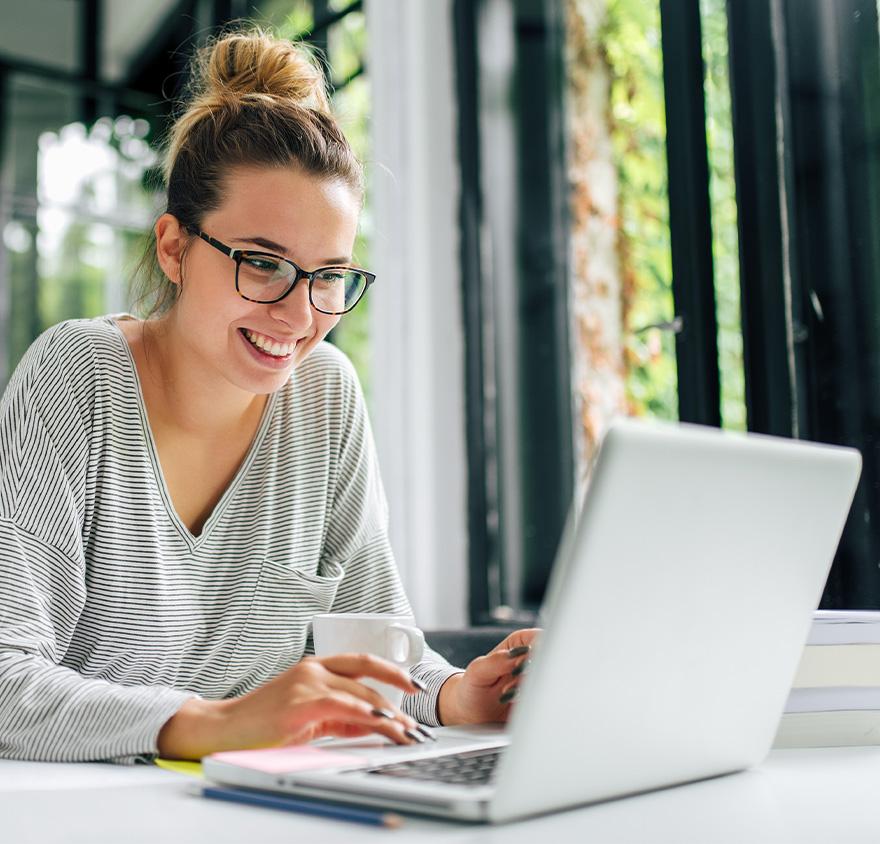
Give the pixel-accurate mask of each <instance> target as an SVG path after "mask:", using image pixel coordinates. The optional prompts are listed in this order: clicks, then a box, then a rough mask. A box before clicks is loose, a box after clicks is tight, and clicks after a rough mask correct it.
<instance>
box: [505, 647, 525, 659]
mask: <svg viewBox="0 0 880 844" xmlns="http://www.w3.org/2000/svg"><path fill="white" fill-rule="evenodd" d="M530 650H531V648H530V647H529V646H528V645H520V646H519V647H518V648H511V649H510V650H509V651H508V652H507V655H508V656H509V657H510V658H511V659H516V658H517V657H518V656H525V655H526V654H527V653H528V652H529V651H530Z"/></svg>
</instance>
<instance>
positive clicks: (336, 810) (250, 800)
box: [195, 785, 403, 829]
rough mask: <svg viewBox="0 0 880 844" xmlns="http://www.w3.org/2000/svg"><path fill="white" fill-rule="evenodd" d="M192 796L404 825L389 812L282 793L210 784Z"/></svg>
mask: <svg viewBox="0 0 880 844" xmlns="http://www.w3.org/2000/svg"><path fill="white" fill-rule="evenodd" d="M195 793H197V794H201V795H202V797H208V798H210V799H211V800H225V801H227V802H229V803H245V804H247V805H249V806H265V807H267V808H270V809H284V810H285V811H287V812H299V813H301V814H303V815H316V816H317V817H321V818H333V819H335V820H340V821H352V822H353V823H364V824H368V825H369V826H384V827H388V828H389V829H397V828H398V827H400V826H402V825H403V818H402V817H400V815H395V814H394V813H391V812H382V811H378V810H373V809H361V808H355V807H353V806H340V805H337V804H335V803H322V802H318V801H316V800H299V799H297V798H295V797H288V796H287V795H284V794H267V793H266V792H262V791H250V790H248V789H244V788H229V787H226V786H213V785H206V786H202V787H200V788H198V789H197V790H196V792H195Z"/></svg>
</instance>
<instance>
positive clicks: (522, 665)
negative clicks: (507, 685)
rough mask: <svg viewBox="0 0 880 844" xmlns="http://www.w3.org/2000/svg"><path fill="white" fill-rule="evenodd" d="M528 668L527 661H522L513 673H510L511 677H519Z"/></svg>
mask: <svg viewBox="0 0 880 844" xmlns="http://www.w3.org/2000/svg"><path fill="white" fill-rule="evenodd" d="M528 667H529V661H528V660H527V659H524V660H523V661H522V662H521V663H520V664H519V665H517V667H516V668H514V669H513V671H511V672H510V676H511V677H519V675H520V674H522V673H523V671H525V670H526V669H527V668H528Z"/></svg>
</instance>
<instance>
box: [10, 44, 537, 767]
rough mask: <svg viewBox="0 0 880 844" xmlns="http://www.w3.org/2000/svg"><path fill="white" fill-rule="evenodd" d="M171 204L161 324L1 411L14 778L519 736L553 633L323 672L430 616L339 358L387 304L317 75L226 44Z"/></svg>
mask: <svg viewBox="0 0 880 844" xmlns="http://www.w3.org/2000/svg"><path fill="white" fill-rule="evenodd" d="M165 177H166V182H167V190H168V210H167V213H165V214H163V215H162V216H161V217H160V218H159V220H158V222H157V223H156V226H155V231H154V235H155V244H154V246H155V249H154V253H155V264H156V270H157V272H156V273H154V274H153V276H152V281H151V282H148V289H147V298H148V299H150V300H151V302H152V308H151V312H150V314H149V317H148V318H147V319H145V320H143V321H138V320H136V319H134V318H131V317H126V316H123V317H116V318H111V317H105V318H100V319H95V320H77V321H70V322H67V323H62V324H60V325H58V326H55V327H54V328H52V329H50V330H49V331H47V332H45V333H44V334H43V335H42V336H41V337H39V338H38V339H37V340H36V341H35V343H34V344H33V346H32V347H31V348H30V350H29V351H28V352H27V354H26V355H25V357H24V358H23V360H22V361H21V363H20V365H19V367H18V368H17V369H16V372H15V373H14V375H13V377H12V379H11V381H10V384H9V386H8V388H7V391H6V393H5V395H4V397H3V403H2V407H0V590H2V595H3V600H2V604H0V757H7V758H9V757H13V758H30V759H45V760H87V759H115V760H117V761H132V760H135V759H137V758H139V757H143V756H149V755H152V754H156V753H159V754H161V755H164V756H168V757H175V758H181V759H189V758H191V759H197V758H200V757H201V756H202V755H204V754H206V753H210V752H213V751H218V750H224V749H233V748H246V747H268V746H275V745H281V744H286V743H294V742H303V741H308V740H310V739H312V738H315V737H317V736H321V735H341V736H353V735H363V734H367V733H373V732H375V733H380V734H382V735H385V736H387V737H388V738H390V739H392V740H393V741H395V742H398V743H410V742H416V741H424V739H425V737H426V736H430V733H429V731H428V730H426V729H425V728H424V727H423V726H421V725H423V724H424V725H428V726H430V725H437V724H454V723H464V722H481V721H490V720H501V719H504V718H505V717H506V716H507V713H508V709H509V706H510V700H511V698H512V696H513V690H514V688H515V686H516V683H517V682H518V680H519V674H520V673H521V671H522V669H523V663H524V660H525V658H526V653H527V651H528V645H529V643H530V642H531V640H532V637H533V635H534V631H520V632H519V633H516V634H514V635H513V636H511V637H508V639H506V640H505V641H504V642H502V643H501V645H499V646H498V648H496V649H495V650H494V651H493V652H492V653H491V654H489V655H487V656H485V657H481V658H479V659H477V660H475V661H474V662H473V663H471V665H470V666H468V668H467V670H466V671H464V672H462V671H461V670H460V669H456V668H453V667H452V666H450V665H448V664H447V663H445V662H444V661H442V660H441V659H440V658H439V657H438V656H437V655H436V654H433V653H431V654H429V655H428V656H427V657H426V658H425V660H424V661H423V662H421V663H419V664H418V665H416V666H414V667H413V668H412V669H411V671H410V673H409V674H407V673H406V672H404V671H401V670H400V669H398V668H397V667H395V666H393V665H391V664H390V663H387V662H385V661H383V660H380V659H378V658H374V657H369V656H364V655H341V656H334V657H329V658H316V657H313V656H308V654H309V653H310V642H309V641H308V637H307V629H308V628H307V626H308V622H309V620H310V618H311V617H312V616H313V615H314V614H315V613H317V612H325V611H328V610H330V611H340V612H363V611H369V612H393V613H401V612H408V610H409V607H408V603H407V599H406V596H405V595H404V593H403V590H402V588H401V586H400V582H399V579H398V576H397V572H396V569H395V567H394V562H393V558H392V554H391V549H390V547H389V544H388V539H387V532H386V512H385V502H384V497H383V493H382V488H381V482H380V480H379V474H378V469H377V466H376V461H375V455H374V449H373V444H372V439H371V434H370V430H369V423H368V420H367V416H366V411H365V408H364V402H363V398H362V396H361V392H360V389H359V386H358V383H357V380H356V377H355V375H354V372H353V370H352V368H351V366H350V364H349V363H348V361H347V360H346V359H345V358H344V357H343V356H342V355H341V354H340V353H339V352H338V351H336V350H335V349H334V348H333V347H332V346H329V345H328V344H326V343H323V342H322V341H323V339H324V338H325V337H326V335H327V332H328V331H330V329H331V328H333V326H334V325H335V324H336V323H337V322H338V320H339V319H340V317H341V315H342V314H343V313H344V312H347V311H348V310H350V309H351V308H353V307H354V306H355V305H356V304H357V302H358V301H359V299H360V297H361V296H363V294H364V293H365V292H366V289H367V287H368V286H369V284H370V283H371V281H372V276H371V275H370V274H369V273H368V272H366V271H361V270H359V269H356V268H354V267H352V249H353V245H354V240H355V232H356V228H357V223H358V214H359V210H360V206H361V201H362V195H363V189H362V173H361V169H360V165H359V164H358V162H357V160H356V159H355V157H354V155H353V153H352V151H351V148H350V147H349V145H348V143H347V141H346V140H345V138H344V136H343V135H342V133H341V131H340V129H339V128H338V126H337V124H336V122H335V120H334V119H333V117H332V116H331V115H330V113H329V106H328V102H327V99H326V96H325V93H324V81H323V78H322V75H321V72H320V71H319V70H318V69H317V68H316V66H315V65H313V64H312V63H311V62H310V61H309V60H308V58H307V57H306V56H305V54H304V53H303V52H302V51H301V50H299V49H298V48H296V47H294V46H293V45H291V44H289V43H287V42H283V41H279V40H275V39H273V38H271V37H269V36H266V35H263V34H260V33H254V34H243V33H240V34H232V35H228V36H226V37H223V38H221V39H220V40H218V41H216V42H215V43H214V44H213V45H212V46H210V47H208V48H206V49H205V50H204V51H202V52H201V53H200V54H199V56H198V57H197V61H196V63H195V66H194V69H193V83H192V88H191V99H190V102H189V104H188V107H187V109H186V110H185V111H184V112H183V113H182V114H181V116H180V117H179V118H178V119H177V121H176V123H175V124H174V126H173V129H172V132H171V135H170V143H169V145H168V149H167V157H166V162H165ZM150 284H152V286H150ZM365 677H371V678H376V679H379V680H382V681H384V682H387V683H391V684H393V685H395V686H397V687H398V688H400V689H403V690H404V691H405V692H407V693H408V697H406V698H405V702H404V704H403V706H402V710H398V709H396V708H394V707H391V705H390V704H389V703H388V702H387V701H386V700H385V699H384V698H382V697H381V696H380V695H378V694H377V693H376V692H374V691H372V690H371V689H369V688H367V687H366V686H365V685H363V684H362V683H360V682H359V680H360V679H361V678H365Z"/></svg>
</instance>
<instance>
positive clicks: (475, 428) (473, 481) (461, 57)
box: [453, 0, 501, 624]
mask: <svg viewBox="0 0 880 844" xmlns="http://www.w3.org/2000/svg"><path fill="white" fill-rule="evenodd" d="M478 16H479V9H478V4H477V3H474V2H472V0H455V4H454V6H453V27H454V33H455V71H456V73H455V85H456V94H457V103H458V160H459V168H460V171H459V175H460V188H459V190H460V194H459V225H460V232H461V234H460V245H459V260H460V266H461V293H462V308H463V323H464V346H465V373H464V375H465V396H466V398H465V406H466V422H465V429H466V442H467V490H468V505H467V506H468V587H469V590H468V609H469V616H470V621H471V623H472V624H481V623H485V622H486V621H488V620H489V618H490V616H491V611H492V609H494V607H495V606H496V605H497V604H498V603H499V602H500V595H501V579H500V578H501V572H500V562H499V534H498V528H499V501H498V490H497V483H496V482H497V452H496V430H495V409H496V406H497V402H496V396H495V390H494V389H487V384H486V381H487V379H486V377H485V373H486V372H487V366H486V350H485V348H484V322H485V319H486V314H485V308H484V304H483V299H484V290H483V279H482V275H483V274H482V255H481V230H482V226H483V200H482V193H481V188H480V134H479V131H480V130H479V80H478V63H477V20H478Z"/></svg>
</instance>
